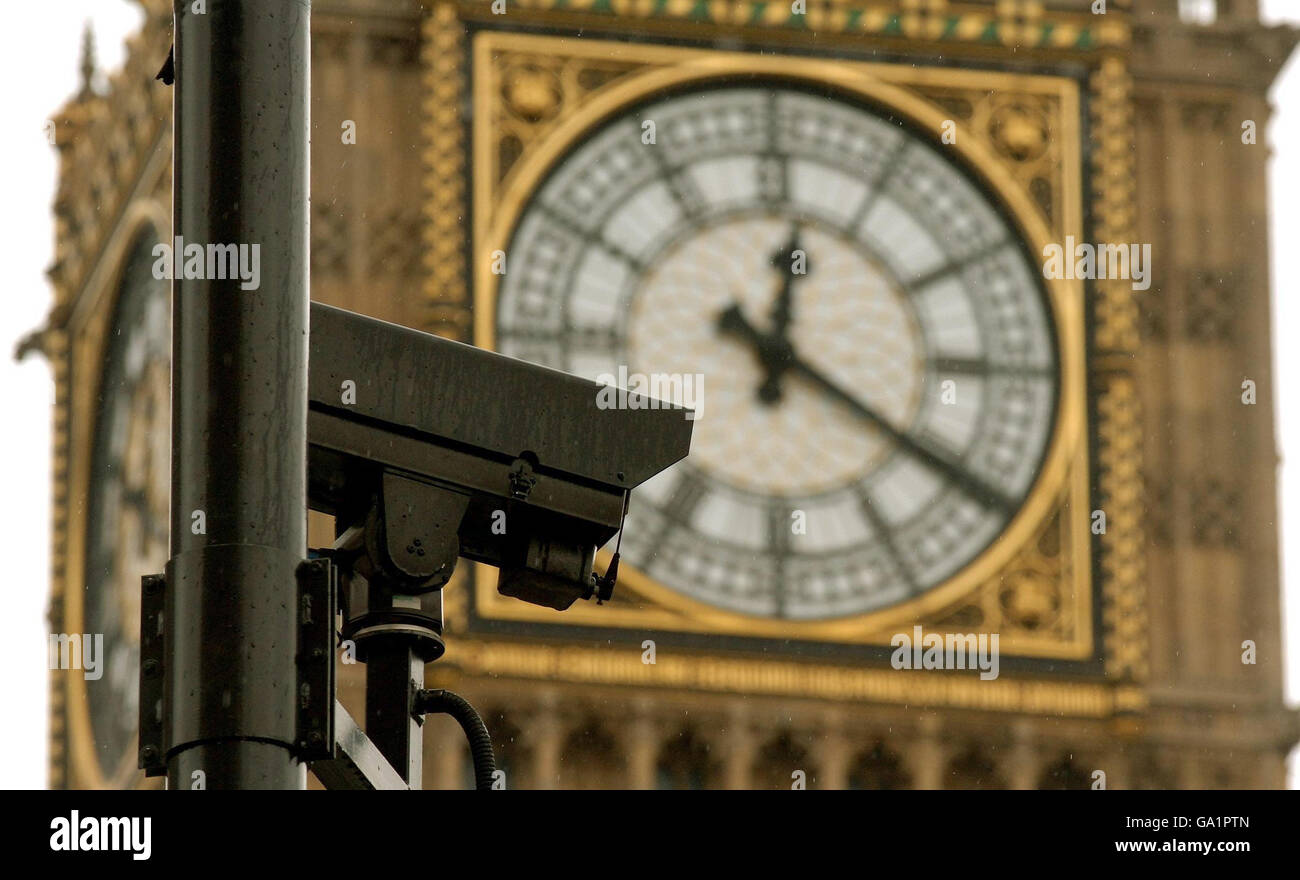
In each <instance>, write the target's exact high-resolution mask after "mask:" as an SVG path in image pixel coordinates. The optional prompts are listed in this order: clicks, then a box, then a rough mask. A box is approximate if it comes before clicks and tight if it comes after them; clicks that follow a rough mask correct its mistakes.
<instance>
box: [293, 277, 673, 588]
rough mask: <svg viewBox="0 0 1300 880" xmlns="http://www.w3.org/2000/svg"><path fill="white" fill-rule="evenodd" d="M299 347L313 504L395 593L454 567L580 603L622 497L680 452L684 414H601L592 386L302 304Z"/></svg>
mask: <svg viewBox="0 0 1300 880" xmlns="http://www.w3.org/2000/svg"><path fill="white" fill-rule="evenodd" d="M310 346H311V347H310V355H309V361H308V364H309V379H308V399H309V408H308V415H307V436H308V504H309V506H310V507H311V509H313V510H318V511H321V512H324V513H328V514H332V515H334V516H335V517H336V521H337V530H338V533H339V534H340V535H342V534H343V533H344V532H345V531H346V530H347V529H349V528H355V529H359V530H360V536H359V537H357V538H354V539H352V540H350V541H349V542H348V543H349V546H350V547H351V550H350V553H351V558H352V560H353V561H354V562H355V568H356V570H357V571H358V572H359V573H360V574H362V575H363V576H364V577H366V578H367V579H368V580H369V581H370V583H371V586H374V585H375V584H376V583H382V584H384V585H385V587H386V589H387V590H388V591H389V592H391V593H394V594H401V595H418V594H421V593H426V592H429V591H432V590H437V589H439V588H441V587H442V586H443V585H444V584H445V583H446V582H447V580H448V579H449V578H450V577H451V574H452V571H453V570H454V567H455V564H456V560H457V558H460V557H463V558H467V559H471V560H474V561H477V562H484V563H488V564H490V565H494V566H496V567H498V568H499V569H500V578H499V581H498V589H499V590H500V591H501V592H502V593H503V594H504V595H509V596H515V597H517V598H520V599H522V600H524V601H527V602H532V603H534V604H538V605H544V606H547V607H551V608H557V609H561V610H562V609H564V608H567V607H569V606H570V605H572V604H573V602H574V601H575V600H576V599H578V598H590V597H591V596H592V595H593V593H594V592H595V586H594V584H596V583H597V581H596V579H595V578H594V577H593V574H592V560H593V559H594V556H595V551H596V549H597V548H598V547H600V546H601V545H603V544H604V543H605V542H607V541H608V540H609V539H610V538H612V537H613V536H614V534H615V533H616V532H617V531H618V530H619V528H620V527H621V525H622V518H623V515H624V512H625V509H626V508H625V505H626V501H627V495H628V493H629V492H630V491H631V490H632V489H633V488H635V487H636V486H637V485H639V484H641V483H643V482H644V481H646V480H647V479H649V478H650V477H652V476H654V475H655V474H657V473H659V472H660V471H662V470H664V469H665V468H667V467H669V466H670V465H672V464H673V463H675V462H677V461H679V460H680V459H682V458H684V457H685V456H686V455H687V453H688V452H689V450H690V439H691V429H692V425H693V422H692V421H691V419H690V410H688V409H686V408H684V407H680V406H676V405H673V404H670V403H666V402H663V401H658V400H654V399H650V398H642V399H640V400H638V401H637V404H639V408H636V409H632V408H628V409H608V408H602V407H601V406H600V405H599V397H598V392H600V391H601V389H602V388H604V386H602V385H601V384H599V383H597V382H593V381H590V380H587V379H582V378H580V377H577V376H573V375H570V374H568V373H563V372H560V371H558V370H552V369H549V368H546V367H540V366H537V365H534V364H530V363H527V362H525V361H521V360H517V359H515V358H510V357H506V356H504V355H500V354H497V353H495V352H490V351H485V350H483V349H479V348H475V347H473V346H470V345H464V344H462V343H459V342H455V341H452V340H449V339H443V338H441V337H438V336H434V335H432V334H429V333H422V332H420V331H417V330H412V329H410V328H407V327H401V326H398V325H396V324H390V323H387V322H384V321H379V320H375V319H373V318H367V317H364V316H362V315H358V314H355V313H352V312H348V311H344V310H342V309H337V308H333V307H331V306H326V305H322V304H319V303H313V304H312V306H311V335H310ZM633 397H635V395H633ZM620 399H622V398H621V397H620Z"/></svg>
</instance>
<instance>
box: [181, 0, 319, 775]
mask: <svg viewBox="0 0 1300 880" xmlns="http://www.w3.org/2000/svg"><path fill="white" fill-rule="evenodd" d="M201 8H202V10H203V11H202V12H195V10H194V6H193V4H192V3H191V2H190V0H176V3H175V7H174V11H175V24H176V27H175V41H176V43H175V66H176V91H175V111H174V119H175V123H174V154H173V162H174V166H173V168H174V171H173V193H174V195H173V201H174V214H173V223H174V230H173V236H174V237H175V238H174V240H173V248H175V249H177V252H176V253H174V255H173V259H174V266H175V267H176V278H175V281H174V284H173V286H172V322H173V323H172V327H173V330H172V334H173V335H172V365H173V366H172V497H171V510H172V513H171V559H170V561H169V562H168V564H167V587H166V589H167V607H166V632H165V636H164V655H165V658H166V659H165V663H164V670H165V676H166V678H165V697H164V704H165V705H166V706H167V707H168V713H169V719H170V725H169V727H170V731H171V735H170V746H169V751H168V754H167V781H168V787H169V788H192V787H198V784H199V783H200V782H201V783H202V784H203V786H204V787H206V788H211V789H219V788H303V787H304V786H305V782H306V769H305V767H304V766H303V765H301V764H300V763H298V762H297V761H296V760H295V759H294V757H293V754H292V753H291V750H290V749H291V744H292V743H293V738H294V721H295V712H294V689H295V688H294V681H295V667H294V654H295V650H296V630H297V628H296V612H297V600H296V595H297V591H296V584H295V568H296V567H297V565H298V563H299V561H301V559H302V558H303V557H304V556H305V554H306V544H307V522H306V510H307V503H306V475H307V314H308V277H307V272H308V226H307V223H308V214H307V205H308V168H309V151H308V132H309V127H308V100H309V95H310V55H309V47H310V42H309V40H310V36H309V24H310V16H311V4H310V0H206V3H205V4H203V6H202V7H201ZM228 245H235V246H237V249H238V256H239V259H238V260H237V261H236V263H237V265H238V268H239V272H238V273H236V272H234V271H233V270H231V268H230V267H231V265H232V264H231V263H230V262H229V258H230V255H231V251H230V249H229V248H225V247H219V246H228ZM199 248H201V249H202V256H201V258H199V257H196V256H195V255H196V254H197V253H198V249H199ZM191 258H193V259H191ZM223 269H224V270H225V271H224V272H223V271H222V270H223ZM196 270H197V271H196ZM195 274H201V275H202V276H203V277H201V278H196V277H193V276H194V275H195ZM231 275H237V276H238V277H233V278H232V277H230V276H231Z"/></svg>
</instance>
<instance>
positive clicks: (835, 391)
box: [787, 352, 1016, 514]
mask: <svg viewBox="0 0 1300 880" xmlns="http://www.w3.org/2000/svg"><path fill="white" fill-rule="evenodd" d="M787 368H788V369H789V370H791V371H793V372H795V373H798V374H799V375H801V376H803V377H804V378H806V379H808V380H809V381H810V382H812V383H813V384H814V385H817V386H818V387H819V388H821V389H822V390H823V391H825V392H826V393H827V394H829V395H830V396H831V397H834V398H835V399H836V400H838V401H839V402H840V403H842V404H844V405H845V406H847V407H848V408H849V409H851V410H853V411H854V412H855V413H857V414H858V415H860V416H862V418H864V419H866V420H867V421H869V422H871V424H873V425H875V426H876V428H877V429H878V430H879V431H880V432H881V433H883V434H885V435H886V436H887V437H889V439H891V440H893V441H894V442H895V443H897V444H898V445H899V446H901V447H903V448H904V449H906V450H907V451H908V452H910V453H911V454H912V455H914V456H915V457H916V458H919V459H921V461H923V462H925V463H926V464H928V465H929V466H930V467H932V468H934V469H935V470H937V471H940V472H942V473H943V474H944V475H945V476H947V477H948V478H949V479H950V480H952V481H953V482H954V483H956V484H957V485H958V486H959V487H961V489H962V490H963V491H964V492H966V494H968V495H970V496H971V497H972V498H974V499H975V500H976V501H979V502H980V503H981V504H983V505H985V506H986V507H993V508H996V509H998V510H1001V511H1003V512H1005V513H1008V514H1009V513H1012V512H1013V511H1014V510H1015V507H1016V505H1015V503H1014V502H1013V501H1012V500H1011V499H1010V498H1008V497H1007V496H1006V495H1004V494H1003V493H1002V492H1000V491H998V490H997V489H995V488H994V487H993V486H990V485H989V484H988V483H986V482H984V481H983V480H981V479H980V478H979V477H977V476H975V475H974V474H972V473H971V472H970V471H967V470H965V469H964V468H962V467H961V465H959V464H958V463H957V462H954V461H952V460H951V459H950V458H948V457H947V456H946V455H943V454H942V453H940V452H938V451H936V450H934V449H932V448H930V446H928V445H927V444H925V443H923V442H921V441H920V440H917V439H916V438H914V437H912V436H910V435H908V434H905V433H904V432H902V431H900V430H898V428H895V427H894V425H893V424H892V423H891V422H890V421H889V420H888V419H886V418H885V417H884V416H882V415H881V414H880V413H879V412H877V411H876V410H875V409H874V408H873V407H871V406H869V405H868V404H865V403H863V402H862V401H861V400H859V399H858V398H857V397H855V396H854V395H852V394H849V393H848V392H847V391H845V390H844V389H842V388H841V387H840V386H839V385H836V384H835V383H834V382H832V381H831V380H830V379H828V378H827V377H826V376H824V375H822V373H821V372H819V371H818V370H817V369H816V368H814V367H813V366H812V365H810V364H809V363H808V362H807V361H805V360H803V359H802V358H800V357H799V355H798V354H795V353H794V352H791V354H790V359H789V361H788V362H787Z"/></svg>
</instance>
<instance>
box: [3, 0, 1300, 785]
mask: <svg viewBox="0 0 1300 880" xmlns="http://www.w3.org/2000/svg"><path fill="white" fill-rule="evenodd" d="M1263 5H1264V8H1265V10H1266V12H1265V14H1266V16H1268V17H1269V19H1270V20H1290V21H1292V22H1294V23H1297V24H1300V3H1297V2H1296V0H1264V2H1263ZM1284 10H1285V12H1284ZM140 19H141V15H140V13H139V11H138V8H137V6H136V5H135V4H134V3H128V2H126V0H47V2H44V3H22V4H8V5H7V8H6V9H5V24H6V27H5V28H4V32H3V36H0V41H2V43H0V45H2V46H3V49H0V83H4V84H5V87H6V90H7V91H6V94H5V118H6V119H7V124H8V126H9V128H8V132H9V133H8V134H7V135H6V136H5V137H4V139H3V141H0V146H2V147H3V150H4V156H3V163H2V167H3V168H4V174H3V180H4V189H3V191H2V195H3V198H2V199H0V205H3V210H2V211H0V224H3V230H4V231H3V235H0V242H2V243H3V250H2V251H0V254H3V258H4V263H5V265H8V266H9V267H10V273H9V281H10V284H9V287H8V288H7V289H6V291H5V292H4V295H3V296H2V297H0V394H3V400H4V404H5V407H6V412H7V413H8V416H7V417H6V419H5V422H6V424H7V427H6V428H5V429H4V430H3V433H0V487H3V498H4V502H5V503H4V504H2V505H0V535H3V537H4V538H5V540H6V544H7V546H8V547H9V550H8V555H7V556H6V559H5V566H4V576H3V579H4V585H5V586H4V592H3V595H4V612H5V620H4V623H5V629H4V637H3V638H0V698H2V699H3V706H4V710H5V720H4V723H3V724H0V754H3V755H5V756H6V760H5V761H3V762H0V788H42V787H44V786H45V784H46V731H45V727H46V726H45V722H44V719H45V717H46V699H47V695H46V688H47V681H48V671H47V670H46V668H45V663H46V660H45V657H46V654H45V639H46V634H47V633H48V627H47V626H46V623H45V610H46V601H47V597H48V594H49V553H50V542H49V522H50V424H51V408H50V407H51V402H52V397H53V384H52V381H51V376H50V371H49V368H48V367H47V365H46V364H45V362H44V361H43V360H41V359H40V358H39V357H33V358H29V359H28V361H27V362H26V363H23V364H17V363H14V361H13V359H12V352H13V350H14V345H15V344H16V342H17V341H18V339H19V338H21V337H22V336H23V335H24V334H25V333H26V332H27V331H29V330H30V329H32V328H34V327H37V326H39V325H40V324H41V323H42V322H43V321H44V319H45V315H46V312H47V311H48V309H49V303H50V289H49V285H48V284H47V283H46V280H45V268H46V267H47V266H48V265H49V264H50V261H51V259H52V255H53V243H54V228H53V221H52V218H51V214H50V206H51V202H52V200H53V197H54V183H55V174H56V170H57V169H56V163H55V153H54V150H53V149H52V148H51V147H50V146H49V145H48V143H47V142H46V139H45V134H44V131H43V129H42V126H43V124H44V122H45V120H46V119H47V118H48V117H49V116H50V114H52V113H53V112H54V111H55V110H56V109H58V107H59V106H61V104H62V103H63V102H64V101H65V100H66V99H67V97H68V96H69V95H71V94H72V93H73V92H74V91H75V90H76V88H77V85H78V73H77V71H78V55H79V47H80V43H81V30H82V27H83V25H84V23H85V22H86V21H91V22H93V25H94V29H95V34H96V37H97V41H96V43H97V48H98V55H99V61H100V69H101V70H115V69H117V68H118V67H119V66H120V65H121V63H122V59H123V54H124V52H123V49H124V47H123V41H124V39H125V38H126V36H127V35H128V34H129V33H131V31H133V30H134V29H135V28H137V27H138V26H139V23H140ZM161 62H162V59H161V58H160V59H159V63H161ZM1273 101H1274V104H1275V105H1276V107H1277V115H1276V117H1275V118H1274V120H1273V124H1272V126H1271V128H1270V131H1269V138H1270V141H1271V143H1272V144H1273V148H1274V151H1275V152H1274V157H1275V158H1274V160H1273V167H1272V173H1273V181H1272V183H1273V279H1274V281H1273V288H1274V296H1275V298H1274V338H1275V339H1277V340H1279V342H1280V344H1279V345H1277V346H1276V351H1275V355H1274V356H1275V359H1276V381H1275V386H1276V387H1275V388H1274V389H1261V392H1262V393H1270V391H1271V393H1274V394H1275V395H1276V398H1277V404H1278V418H1279V433H1280V438H1281V445H1282V451H1283V471H1282V486H1281V496H1282V506H1283V517H1282V527H1283V570H1284V575H1283V577H1284V581H1285V587H1284V592H1285V593H1286V601H1285V614H1286V631H1287V633H1288V636H1289V637H1288V655H1287V668H1288V686H1287V687H1288V698H1289V700H1290V701H1291V703H1292V704H1295V703H1297V702H1300V395H1296V394H1291V395H1290V396H1289V398H1288V397H1287V396H1286V395H1284V394H1282V393H1281V391H1282V389H1290V388H1295V387H1298V386H1300V345H1295V344H1293V343H1291V342H1290V341H1289V336H1290V332H1289V331H1293V330H1294V328H1297V327H1300V302H1298V301H1297V299H1296V291H1297V290H1300V262H1298V261H1296V260H1295V259H1294V255H1295V250H1296V246H1297V243H1298V242H1300V200H1297V199H1296V198H1295V197H1294V196H1295V194H1297V193H1300V63H1298V62H1297V61H1296V59H1295V58H1294V57H1293V58H1292V60H1291V62H1290V64H1289V65H1288V66H1287V69H1286V70H1285V71H1284V73H1283V75H1282V77H1281V79H1280V80H1279V81H1278V84H1277V86H1276V87H1275V90H1274V93H1273ZM1288 196H1289V197H1288ZM1287 256H1290V257H1291V259H1290V260H1288V261H1284V260H1283V258H1284V257H1287ZM15 756H18V757H15ZM1296 763H1297V762H1296V761H1295V760H1293V762H1292V787H1293V788H1295V787H1297V773H1298V772H1300V771H1298V770H1297V767H1296Z"/></svg>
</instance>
